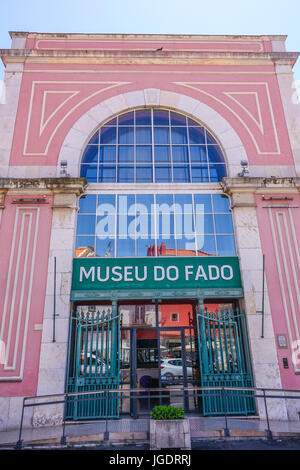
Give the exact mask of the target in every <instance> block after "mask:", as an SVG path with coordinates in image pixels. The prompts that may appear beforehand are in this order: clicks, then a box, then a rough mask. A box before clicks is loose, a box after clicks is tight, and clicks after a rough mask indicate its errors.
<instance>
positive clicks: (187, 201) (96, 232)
mask: <svg viewBox="0 0 300 470" xmlns="http://www.w3.org/2000/svg"><path fill="white" fill-rule="evenodd" d="M124 167H125V165H124ZM147 171H149V172H150V169H149V170H148V169H147V168H146V166H142V165H141V174H142V175H143V172H144V174H145V173H147ZM212 200H213V204H212ZM213 208H214V211H213ZM79 209H80V210H79V214H78V223H77V236H79V237H81V236H90V237H91V240H89V245H91V246H93V247H95V243H96V241H92V238H93V237H95V238H96V239H97V238H99V240H104V239H111V240H115V242H114V246H115V248H114V250H110V256H185V255H186V256H195V255H196V256H215V255H218V256H232V255H235V243H234V234H233V223H232V215H231V212H230V207H229V200H228V199H227V198H225V197H222V195H221V194H213V195H211V194H188V193H185V194H175V195H174V194H155V195H154V194H122V193H121V194H118V195H117V196H116V195H115V194H98V195H94V194H88V195H86V196H85V197H84V198H81V199H80V201H79ZM100 246H101V245H100V243H99V244H98V245H97V255H98V256H107V250H106V249H104V248H103V250H102V249H100V250H99V249H98V247H100Z"/></svg>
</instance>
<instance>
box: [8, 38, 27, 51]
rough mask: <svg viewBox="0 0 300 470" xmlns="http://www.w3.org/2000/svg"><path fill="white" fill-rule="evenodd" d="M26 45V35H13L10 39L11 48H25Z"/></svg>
mask: <svg viewBox="0 0 300 470" xmlns="http://www.w3.org/2000/svg"><path fill="white" fill-rule="evenodd" d="M25 47H26V37H25V36H24V37H20V36H17V37H14V38H12V41H11V48H12V49H25Z"/></svg>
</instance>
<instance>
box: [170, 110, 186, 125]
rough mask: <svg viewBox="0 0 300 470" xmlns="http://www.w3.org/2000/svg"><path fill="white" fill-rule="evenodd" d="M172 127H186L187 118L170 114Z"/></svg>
mask: <svg viewBox="0 0 300 470" xmlns="http://www.w3.org/2000/svg"><path fill="white" fill-rule="evenodd" d="M170 117H171V126H186V117H185V116H181V115H180V114H176V113H172V112H171V113H170Z"/></svg>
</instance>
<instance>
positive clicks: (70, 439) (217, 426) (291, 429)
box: [0, 415, 300, 450]
mask: <svg viewBox="0 0 300 470" xmlns="http://www.w3.org/2000/svg"><path fill="white" fill-rule="evenodd" d="M189 420H190V430H191V439H192V449H193V450H210V449H223V450H233V449H236V450H237V449H243V448H245V449H247V448H248V449H254V448H260V449H264V450H274V449H275V448H278V449H279V448H280V449H287V448H289V449H300V420H299V421H269V430H270V431H271V432H267V430H268V423H267V422H266V421H264V420H259V419H258V418H255V417H251V418H250V417H248V418H247V417H245V418H244V417H243V418H235V417H229V418H227V420H225V418H219V417H218V418H204V417H201V416H199V415H198V416H190V417H189ZM62 436H63V427H62V426H53V427H38V428H24V429H23V430H22V435H21V441H22V448H23V449H25V448H27V449H41V448H43V449H45V448H48V449H51V448H52V449H56V448H64V449H66V448H72V449H80V448H83V447H85V448H91V449H103V450H104V449H107V448H110V449H112V448H114V449H126V450H131V449H134V450H142V449H146V450H147V449H149V419H147V418H140V419H132V418H122V419H119V420H107V421H93V422H78V423H74V422H69V423H66V426H65V433H64V437H65V439H64V440H63V441H62V440H61V438H62ZM18 441H19V429H14V430H9V431H6V432H0V450H5V449H14V448H15V447H16V444H17V442H18ZM62 444H63V445H62ZM259 446H260V447H259Z"/></svg>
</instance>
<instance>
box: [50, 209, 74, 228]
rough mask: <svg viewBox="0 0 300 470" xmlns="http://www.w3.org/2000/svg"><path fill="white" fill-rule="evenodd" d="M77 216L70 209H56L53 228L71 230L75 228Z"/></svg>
mask: <svg viewBox="0 0 300 470" xmlns="http://www.w3.org/2000/svg"><path fill="white" fill-rule="evenodd" d="M75 222H76V214H75V211H72V210H70V209H68V208H60V209H58V208H57V209H55V211H54V214H53V228H59V229H61V228H70V229H73V231H74V227H75Z"/></svg>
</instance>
